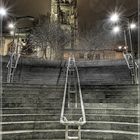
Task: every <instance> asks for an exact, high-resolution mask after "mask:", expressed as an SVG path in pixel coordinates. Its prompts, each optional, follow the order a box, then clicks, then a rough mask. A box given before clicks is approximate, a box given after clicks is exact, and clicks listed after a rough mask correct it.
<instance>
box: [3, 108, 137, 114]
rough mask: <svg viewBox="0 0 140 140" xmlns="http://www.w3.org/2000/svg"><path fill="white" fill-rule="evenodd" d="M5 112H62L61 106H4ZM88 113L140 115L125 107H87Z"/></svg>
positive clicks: (75, 111) (78, 111) (70, 110)
mask: <svg viewBox="0 0 140 140" xmlns="http://www.w3.org/2000/svg"><path fill="white" fill-rule="evenodd" d="M2 112H3V114H35V113H37V114H42V113H44V114H60V113H61V108H57V109H52V108H41V109H35V108H3V109H2ZM65 112H66V113H67V114H69V113H71V112H72V113H73V114H75V113H78V114H80V113H81V109H75V110H72V109H69V110H67V111H65ZM85 113H86V114H114V115H138V110H137V109H127V108H126V109H125V108H116V109H115V108H114V109H113V108H112V109H109V108H97V109H95V108H94V109H85Z"/></svg>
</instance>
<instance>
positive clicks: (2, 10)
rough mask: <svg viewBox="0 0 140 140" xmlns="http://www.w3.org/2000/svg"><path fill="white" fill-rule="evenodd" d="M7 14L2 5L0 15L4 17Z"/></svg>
mask: <svg viewBox="0 0 140 140" xmlns="http://www.w3.org/2000/svg"><path fill="white" fill-rule="evenodd" d="M6 15H7V10H6V9H5V8H4V7H0V16H2V17H4V16H6Z"/></svg>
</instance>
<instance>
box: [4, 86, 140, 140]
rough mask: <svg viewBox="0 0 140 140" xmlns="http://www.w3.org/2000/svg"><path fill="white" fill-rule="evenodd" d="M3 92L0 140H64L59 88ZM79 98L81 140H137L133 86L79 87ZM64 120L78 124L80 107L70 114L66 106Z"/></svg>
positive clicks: (18, 88) (14, 88)
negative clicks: (0, 138) (83, 119)
mask: <svg viewBox="0 0 140 140" xmlns="http://www.w3.org/2000/svg"><path fill="white" fill-rule="evenodd" d="M3 90H4V92H3V95H2V96H3V98H2V101H3V103H2V105H3V108H2V113H3V114H2V115H3V117H2V119H3V120H2V130H3V131H2V133H3V140H64V137H65V127H64V126H63V125H62V124H60V122H59V121H60V114H61V107H62V99H63V91H64V88H63V87H62V86H46V85H26V84H23V85H21V84H17V85H16V84H4V88H3ZM82 94H83V100H84V107H85V113H86V120H87V123H86V124H85V125H83V126H82V140H138V126H139V125H138V119H139V117H138V101H137V100H138V93H137V86H132V85H130V86H126V85H106V86H105V85H104V86H99V85H97V86H83V87H82ZM65 116H66V117H67V119H68V120H79V118H80V117H81V109H80V104H78V108H77V109H74V110H73V109H68V108H67V106H66V110H65ZM73 129H75V127H72V128H71V129H70V132H69V133H70V136H72V134H73V133H74V132H73Z"/></svg>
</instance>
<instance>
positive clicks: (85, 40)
mask: <svg viewBox="0 0 140 140" xmlns="http://www.w3.org/2000/svg"><path fill="white" fill-rule="evenodd" d="M103 24H104V23H103V22H101V21H99V22H98V23H97V24H96V26H94V27H93V28H91V29H90V30H88V31H87V32H86V33H84V35H83V36H82V37H81V38H80V42H81V45H80V47H81V48H82V49H83V50H86V51H89V52H92V57H94V55H95V53H96V51H97V50H100V49H112V46H114V44H115V43H116V42H115V41H117V40H114V39H115V36H113V35H112V34H111V31H110V30H106V29H104V25H103Z"/></svg>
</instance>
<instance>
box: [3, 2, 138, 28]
mask: <svg viewBox="0 0 140 140" xmlns="http://www.w3.org/2000/svg"><path fill="white" fill-rule="evenodd" d="M3 3H4V4H5V5H6V7H9V8H10V9H9V13H10V14H11V15H13V16H35V17H36V16H38V15H41V14H47V13H48V12H50V9H51V0H3ZM137 5H138V2H137V0H78V15H79V19H78V20H79V23H80V24H79V25H80V27H81V28H86V27H87V28H88V27H90V26H93V25H94V24H96V23H97V21H98V20H104V19H106V18H107V16H108V13H109V12H111V11H113V10H114V9H115V7H117V9H119V10H120V11H121V12H123V14H125V15H126V16H129V15H131V13H133V12H135V11H137V7H138V6H137Z"/></svg>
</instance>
